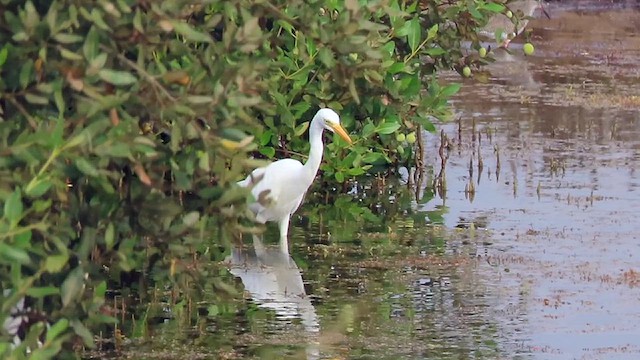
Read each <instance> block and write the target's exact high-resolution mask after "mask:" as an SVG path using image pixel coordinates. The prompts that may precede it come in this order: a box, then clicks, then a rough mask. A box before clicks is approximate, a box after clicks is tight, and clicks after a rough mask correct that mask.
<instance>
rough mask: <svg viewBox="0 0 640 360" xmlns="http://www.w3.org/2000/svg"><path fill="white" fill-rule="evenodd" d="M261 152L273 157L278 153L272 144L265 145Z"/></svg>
mask: <svg viewBox="0 0 640 360" xmlns="http://www.w3.org/2000/svg"><path fill="white" fill-rule="evenodd" d="M260 154H262V155H264V156H266V157H268V158H270V159H271V158H273V157H274V156H275V155H276V149H274V148H273V147H272V146H265V147H263V148H260Z"/></svg>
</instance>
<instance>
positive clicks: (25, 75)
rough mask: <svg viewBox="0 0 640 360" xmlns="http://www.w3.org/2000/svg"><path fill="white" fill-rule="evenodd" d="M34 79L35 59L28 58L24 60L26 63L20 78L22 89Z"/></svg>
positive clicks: (21, 70) (21, 69)
mask: <svg viewBox="0 0 640 360" xmlns="http://www.w3.org/2000/svg"><path fill="white" fill-rule="evenodd" d="M32 79H33V60H31V59H28V60H26V61H25V62H24V64H23V65H22V67H21V68H20V78H19V81H20V87H22V89H26V88H27V86H29V83H31V80H32Z"/></svg>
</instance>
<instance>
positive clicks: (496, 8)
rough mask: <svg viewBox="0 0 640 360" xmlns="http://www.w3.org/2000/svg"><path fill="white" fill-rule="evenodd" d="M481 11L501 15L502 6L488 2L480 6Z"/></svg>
mask: <svg viewBox="0 0 640 360" xmlns="http://www.w3.org/2000/svg"><path fill="white" fill-rule="evenodd" d="M482 8H483V9H486V10H489V11H491V12H494V13H501V12H502V11H503V10H504V5H502V4H498V3H494V2H488V3H486V4H484V5H483V6H482Z"/></svg>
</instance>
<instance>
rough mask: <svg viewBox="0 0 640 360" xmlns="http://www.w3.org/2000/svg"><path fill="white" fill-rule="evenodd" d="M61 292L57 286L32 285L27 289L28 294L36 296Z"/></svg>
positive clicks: (41, 296) (40, 296)
mask: <svg viewBox="0 0 640 360" xmlns="http://www.w3.org/2000/svg"><path fill="white" fill-rule="evenodd" d="M58 294H60V289H58V288H57V287H55V286H45V287H30V288H29V289H27V295H28V296H31V297H34V298H38V299H40V298H43V297H45V296H51V295H58Z"/></svg>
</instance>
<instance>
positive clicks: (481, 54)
mask: <svg viewBox="0 0 640 360" xmlns="http://www.w3.org/2000/svg"><path fill="white" fill-rule="evenodd" d="M478 55H480V57H481V58H483V57H485V56H487V49H486V48H484V47H481V48H480V49H479V50H478Z"/></svg>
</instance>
